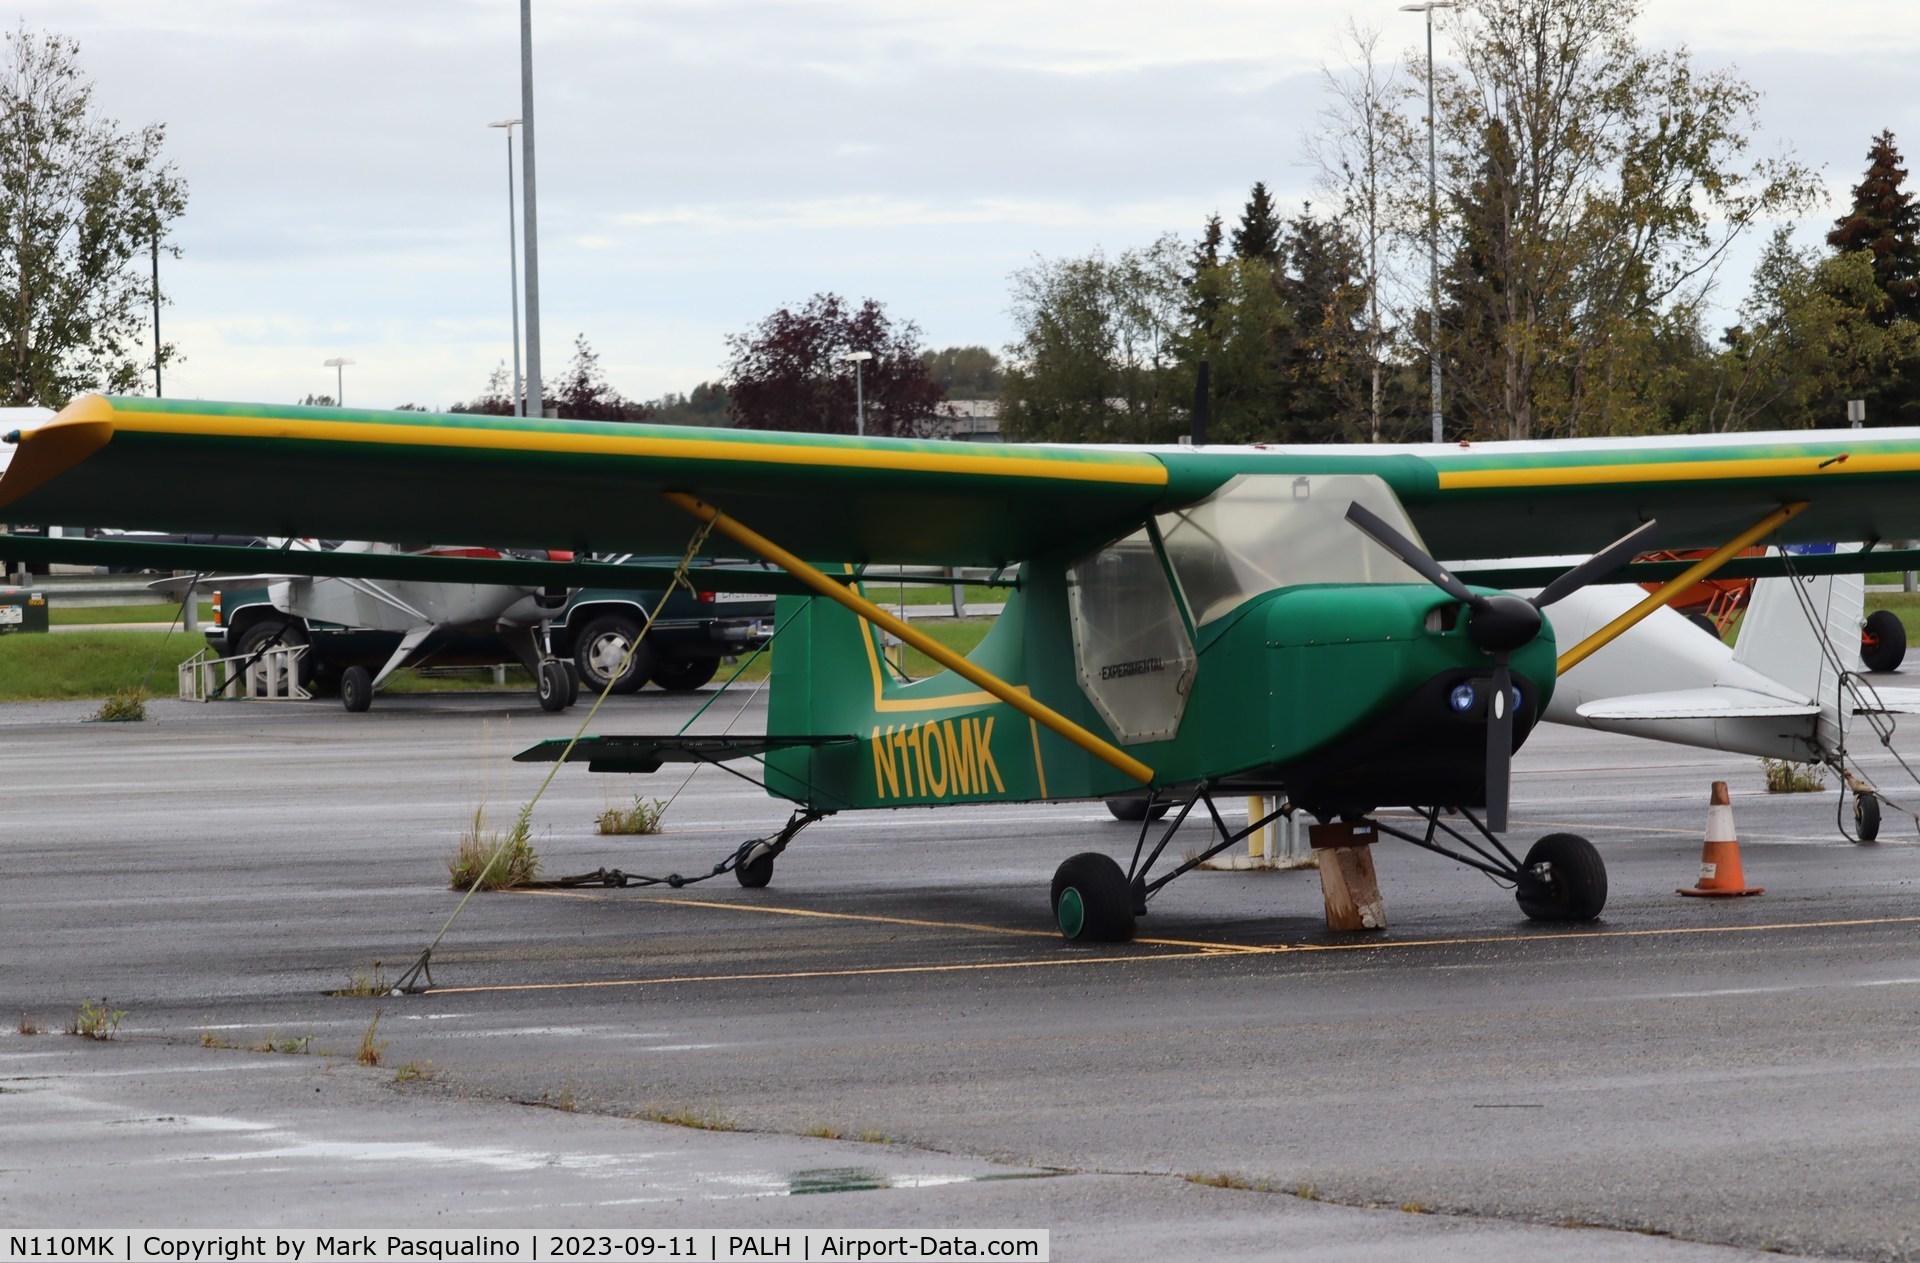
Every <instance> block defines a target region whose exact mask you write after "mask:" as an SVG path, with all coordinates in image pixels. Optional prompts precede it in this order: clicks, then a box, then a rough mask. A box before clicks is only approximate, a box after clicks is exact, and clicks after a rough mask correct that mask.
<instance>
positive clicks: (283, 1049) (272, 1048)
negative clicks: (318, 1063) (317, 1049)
mask: <svg viewBox="0 0 1920 1263" xmlns="http://www.w3.org/2000/svg"><path fill="white" fill-rule="evenodd" d="M247 1051H248V1052H257V1053H286V1054H288V1055H289V1056H295V1055H298V1054H301V1053H307V1052H311V1051H313V1036H312V1035H311V1034H307V1035H295V1036H290V1037H288V1038H286V1039H275V1038H274V1037H273V1032H272V1031H268V1032H267V1035H266V1038H265V1039H262V1040H261V1041H260V1042H259V1043H257V1044H254V1045H252V1046H250V1047H249V1048H248V1049H247Z"/></svg>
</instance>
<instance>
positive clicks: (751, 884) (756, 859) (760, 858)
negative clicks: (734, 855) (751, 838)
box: [733, 845, 773, 890]
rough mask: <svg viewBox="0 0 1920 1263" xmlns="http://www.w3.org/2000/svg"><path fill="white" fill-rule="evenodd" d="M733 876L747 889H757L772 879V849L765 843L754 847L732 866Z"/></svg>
mask: <svg viewBox="0 0 1920 1263" xmlns="http://www.w3.org/2000/svg"><path fill="white" fill-rule="evenodd" d="M733 876H734V879H735V880H736V881H738V882H739V883H740V884H741V885H742V886H745V887H746V888H747V889H748V890H758V889H760V888H761V887H762V886H764V885H766V884H767V883H768V882H770V881H772V880H773V850H772V848H770V847H767V846H765V845H761V846H757V847H755V848H754V849H753V850H752V851H751V852H749V853H748V856H747V858H746V859H744V860H742V861H741V862H740V863H739V864H737V865H735V866H734V870H733Z"/></svg>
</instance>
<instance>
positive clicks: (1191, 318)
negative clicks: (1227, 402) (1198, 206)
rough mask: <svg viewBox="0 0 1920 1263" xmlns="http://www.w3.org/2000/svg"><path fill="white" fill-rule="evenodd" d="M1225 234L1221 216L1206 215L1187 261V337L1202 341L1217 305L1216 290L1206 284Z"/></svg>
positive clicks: (1217, 296) (1218, 260) (1217, 295)
mask: <svg viewBox="0 0 1920 1263" xmlns="http://www.w3.org/2000/svg"><path fill="white" fill-rule="evenodd" d="M1225 235H1226V234H1225V233H1223V232H1222V231H1221V228H1220V216H1219V215H1218V214H1213V215H1209V216H1207V226H1206V229H1205V231H1203V232H1202V233H1201V234H1200V240H1199V242H1198V243H1197V244H1195V246H1194V247H1193V253H1192V254H1191V255H1190V256H1188V258H1187V299H1186V303H1185V305H1184V309H1185V312H1186V317H1187V329H1188V333H1189V334H1190V335H1192V336H1195V337H1199V338H1201V340H1202V341H1203V342H1204V340H1205V339H1204V331H1205V329H1206V328H1207V326H1208V325H1209V324H1210V323H1211V322H1212V318H1213V314H1214V312H1215V311H1216V310H1218V308H1219V305H1220V296H1219V287H1218V286H1216V285H1211V284H1209V283H1208V279H1209V278H1210V277H1211V276H1212V275H1213V273H1214V272H1216V271H1218V270H1219V267H1220V244H1221V242H1222V241H1223V240H1224V239H1225ZM1199 354H1200V358H1204V357H1205V356H1206V350H1205V349H1204V347H1203V348H1202V349H1201V351H1200V353H1199Z"/></svg>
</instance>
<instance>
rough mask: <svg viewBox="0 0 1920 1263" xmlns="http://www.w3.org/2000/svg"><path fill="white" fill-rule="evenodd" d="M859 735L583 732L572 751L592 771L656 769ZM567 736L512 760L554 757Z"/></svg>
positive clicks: (848, 742)
mask: <svg viewBox="0 0 1920 1263" xmlns="http://www.w3.org/2000/svg"><path fill="white" fill-rule="evenodd" d="M857 740H859V738H857V737H782V736H765V737H754V736H740V737H582V738H580V740H579V741H577V742H574V743H573V757H574V758H576V759H585V760H587V770H588V771H590V772H657V771H659V770H660V767H661V765H662V764H664V763H726V762H728V761H730V760H732V759H749V758H757V757H758V756H760V755H763V754H769V753H771V752H772V751H775V750H800V749H817V748H819V747H821V746H837V745H851V744H852V743H853V742H855V741H857ZM567 744H568V742H567V739H566V738H565V737H555V738H554V739H553V740H551V741H542V742H540V743H539V744H538V745H532V746H528V747H527V748H526V749H524V750H522V751H521V752H520V753H518V754H516V755H514V756H513V761H514V762H515V763H557V762H559V761H560V756H561V754H562V753H563V752H564V751H565V750H566V748H567Z"/></svg>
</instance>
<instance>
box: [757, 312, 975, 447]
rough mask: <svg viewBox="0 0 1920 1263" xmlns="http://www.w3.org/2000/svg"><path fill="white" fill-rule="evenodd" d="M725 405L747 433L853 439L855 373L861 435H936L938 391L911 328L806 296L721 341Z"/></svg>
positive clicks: (915, 331) (915, 330)
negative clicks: (863, 357) (855, 356)
mask: <svg viewBox="0 0 1920 1263" xmlns="http://www.w3.org/2000/svg"><path fill="white" fill-rule="evenodd" d="M727 347H728V349H729V350H730V351H731V356H730V358H729V359H728V361H727V377H726V387H727V407H728V411H729V412H730V413H731V414H732V415H733V418H734V421H735V424H737V425H740V426H744V427H747V428H749V429H756V430H807V431H813V432H816V433H828V434H852V433H853V432H854V410H855V399H854V393H855V392H854V386H855V382H854V374H855V370H856V365H855V363H854V362H853V361H850V360H848V359H847V358H846V356H847V355H848V354H850V353H852V352H856V351H866V352H869V353H871V354H872V356H873V358H872V359H870V360H867V361H865V362H864V363H863V364H860V365H858V366H857V367H858V371H859V374H860V379H861V380H860V385H861V387H862V389H863V391H864V395H865V399H866V432H867V433H868V434H884V435H893V436H898V437H919V436H923V435H927V434H931V433H933V432H934V430H935V428H936V427H935V422H934V410H935V409H936V408H938V407H939V405H940V401H941V399H942V398H943V397H944V392H943V391H942V390H941V388H940V383H939V382H937V381H935V380H933V377H932V376H931V374H929V373H928V371H927V365H926V363H925V362H924V361H923V360H922V359H921V358H920V329H919V326H917V325H915V324H914V323H913V322H912V321H910V320H909V321H902V322H900V323H898V324H896V323H894V322H893V321H890V320H888V319H887V313H886V309H885V308H883V307H882V306H881V305H880V304H879V303H877V302H875V301H874V300H873V299H871V298H869V299H866V300H865V301H864V302H862V303H861V304H860V306H859V307H858V308H849V307H848V306H847V304H846V302H845V300H843V299H842V298H841V297H840V296H839V295H838V294H815V295H814V296H813V297H812V298H810V299H808V300H807V303H806V305H805V306H804V307H801V308H800V309H799V310H798V311H793V310H789V309H788V308H785V307H783V308H781V309H780V310H779V311H776V312H774V313H773V314H772V315H771V316H768V317H767V318H766V319H765V320H762V321H761V322H760V323H759V325H758V326H756V327H755V328H753V329H751V330H749V331H748V332H746V333H739V334H734V335H732V336H730V337H729V338H728V339H727Z"/></svg>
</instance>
